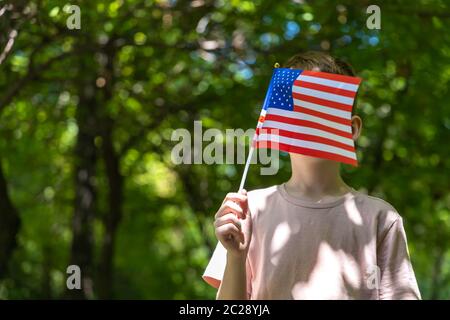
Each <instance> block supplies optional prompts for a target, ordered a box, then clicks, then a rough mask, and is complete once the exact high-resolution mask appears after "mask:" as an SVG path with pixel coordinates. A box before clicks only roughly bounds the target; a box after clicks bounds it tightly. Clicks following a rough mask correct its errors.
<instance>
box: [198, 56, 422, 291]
mask: <svg viewBox="0 0 450 320" xmlns="http://www.w3.org/2000/svg"><path fill="white" fill-rule="evenodd" d="M285 67H286V68H294V69H303V70H312V71H322V72H328V73H336V74H343V75H350V76H354V73H353V71H352V69H351V67H350V66H349V65H347V64H345V63H343V62H342V61H339V60H337V59H334V58H332V57H331V56H329V55H328V54H325V53H320V52H308V53H305V54H298V55H295V56H294V57H292V58H291V59H290V60H289V61H288V62H287V64H286V66H285ZM361 127H362V121H361V118H360V117H359V116H357V115H353V116H352V135H353V139H354V140H356V139H357V138H358V136H359V134H360V132H361ZM290 158H291V167H292V176H291V178H290V179H289V181H287V182H286V183H284V184H281V185H277V186H272V187H269V188H266V189H259V190H254V191H251V192H249V193H248V194H247V193H246V192H245V191H243V192H242V193H239V194H238V193H229V194H228V195H227V196H226V198H225V200H224V202H223V203H222V206H221V207H220V208H219V210H218V211H217V213H216V215H215V223H214V226H215V231H216V236H217V238H218V240H219V241H220V243H219V245H218V247H217V249H216V251H215V254H214V255H213V257H212V259H211V261H210V263H209V265H208V267H207V269H206V271H205V274H204V279H205V280H206V281H207V282H208V283H209V284H211V285H213V286H215V287H216V288H218V292H217V299H420V298H421V297H420V292H419V289H418V286H417V282H416V279H415V276H414V272H413V270H412V267H411V263H410V259H409V253H408V249H407V242H406V235H405V231H404V229H403V225H402V218H401V217H400V216H399V214H398V213H397V212H396V211H395V209H394V208H393V207H392V206H391V205H389V204H388V203H386V202H384V201H383V200H381V199H377V198H374V197H370V196H367V195H365V194H362V193H359V192H357V191H355V190H354V189H352V188H351V187H349V186H348V185H346V184H345V182H344V181H343V180H342V178H341V176H340V173H339V170H340V164H339V163H338V162H334V161H330V160H325V159H319V158H313V157H309V156H304V155H300V154H293V153H290ZM220 250H222V251H223V250H226V252H220ZM221 257H226V261H221V260H223V259H221ZM224 266H225V268H224V270H223V267H224Z"/></svg>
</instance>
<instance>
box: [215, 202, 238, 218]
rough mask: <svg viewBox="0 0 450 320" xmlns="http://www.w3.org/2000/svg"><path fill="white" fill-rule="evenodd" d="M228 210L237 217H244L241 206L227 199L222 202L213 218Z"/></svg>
mask: <svg viewBox="0 0 450 320" xmlns="http://www.w3.org/2000/svg"><path fill="white" fill-rule="evenodd" d="M230 212H232V213H234V214H236V215H237V216H238V217H239V218H242V219H244V218H245V215H244V210H243V209H242V207H241V206H240V205H238V204H237V203H236V202H233V201H231V200H227V201H225V202H224V203H223V204H222V206H221V207H220V208H219V210H218V211H217V213H216V215H215V217H214V218H215V219H217V218H219V217H221V216H223V215H225V214H227V213H230Z"/></svg>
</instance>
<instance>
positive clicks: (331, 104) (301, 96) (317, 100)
mask: <svg viewBox="0 0 450 320" xmlns="http://www.w3.org/2000/svg"><path fill="white" fill-rule="evenodd" d="M292 97H293V98H294V99H299V100H304V101H307V102H312V103H316V104H320V105H322V106H325V107H330V108H336V109H339V110H344V111H350V112H351V111H352V107H353V105H351V104H350V105H349V104H344V103H338V102H334V101H329V100H325V99H320V98H317V97H311V96H308V95H304V94H299V93H296V92H292Z"/></svg>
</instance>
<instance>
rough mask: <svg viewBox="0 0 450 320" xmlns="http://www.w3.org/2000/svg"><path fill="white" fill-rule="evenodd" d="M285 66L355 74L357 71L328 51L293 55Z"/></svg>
mask: <svg viewBox="0 0 450 320" xmlns="http://www.w3.org/2000/svg"><path fill="white" fill-rule="evenodd" d="M283 67H285V68H296V69H305V70H313V69H314V68H319V69H320V71H322V72H328V73H336V74H342V75H347V76H352V77H354V76H355V72H354V71H353V68H352V67H351V65H350V64H348V63H347V62H345V61H343V60H340V59H337V58H333V57H332V56H330V55H329V54H328V53H325V52H320V51H307V52H304V53H298V54H296V55H294V56H292V57H291V58H290V59H289V60H288V61H287V62H286V63H285V64H284V66H283Z"/></svg>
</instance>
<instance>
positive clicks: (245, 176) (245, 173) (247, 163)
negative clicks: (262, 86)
mask: <svg viewBox="0 0 450 320" xmlns="http://www.w3.org/2000/svg"><path fill="white" fill-rule="evenodd" d="M279 67H280V64H279V63H278V62H277V63H275V65H274V68H279ZM270 82H271V84H272V79H271V80H270ZM271 84H270V85H269V87H271ZM269 91H270V88H269V90H268V91H267V94H266V98H265V99H264V104H263V107H264V106H265V105H266V104H267V100H268V98H269ZM263 112H264V110H261V115H262V114H263ZM264 114H265V113H264ZM261 126H262V123H261ZM258 127H260V122H258V124H257V125H256V128H258ZM257 134H258V133H257V132H255V136H254V137H253V139H252V145H251V146H250V150H249V151H248V157H247V161H246V162H245V168H244V172H243V173H242V178H241V183H240V185H239V191H238V192H239V193H240V192H241V191H242V190H243V189H244V185H245V180H246V179H247V173H248V168H249V167H250V162H251V160H252V156H253V151H254V150H255V148H254V145H255V143H256V139H258V137H257Z"/></svg>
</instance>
